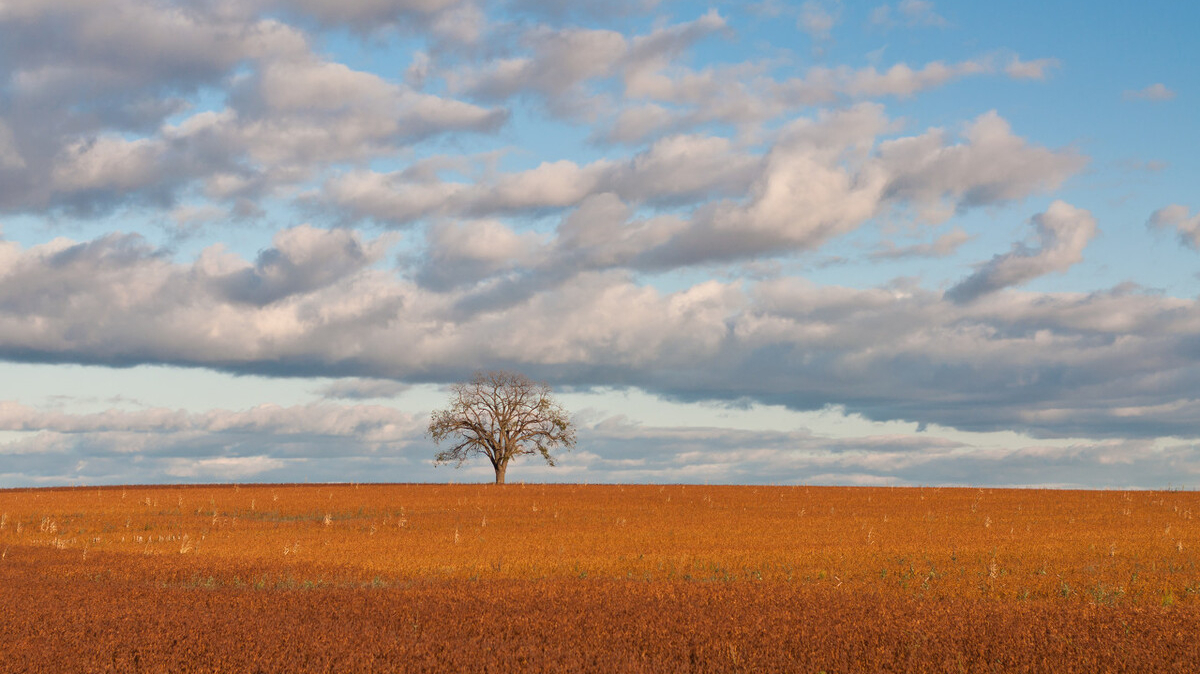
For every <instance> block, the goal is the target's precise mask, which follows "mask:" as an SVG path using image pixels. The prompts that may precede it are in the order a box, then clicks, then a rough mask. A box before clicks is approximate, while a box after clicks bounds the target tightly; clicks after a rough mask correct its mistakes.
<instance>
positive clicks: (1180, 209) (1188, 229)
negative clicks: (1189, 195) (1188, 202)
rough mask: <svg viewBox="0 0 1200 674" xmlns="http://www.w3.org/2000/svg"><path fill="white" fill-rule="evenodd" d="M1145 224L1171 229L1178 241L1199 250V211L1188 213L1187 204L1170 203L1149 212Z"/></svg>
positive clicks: (1153, 227)
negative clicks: (1176, 235) (1177, 236)
mask: <svg viewBox="0 0 1200 674" xmlns="http://www.w3.org/2000/svg"><path fill="white" fill-rule="evenodd" d="M1146 226H1147V227H1150V228H1152V229H1173V230H1175V233H1176V234H1178V235H1179V242H1180V243H1181V244H1183V245H1185V246H1188V247H1189V248H1193V249H1195V250H1200V213H1197V214H1196V215H1189V211H1188V208H1187V206H1183V205H1181V204H1171V205H1169V206H1164V207H1162V208H1160V209H1158V210H1156V211H1154V212H1153V213H1151V214H1150V219H1149V220H1148V221H1147V222H1146Z"/></svg>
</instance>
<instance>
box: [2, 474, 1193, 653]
mask: <svg viewBox="0 0 1200 674" xmlns="http://www.w3.org/2000/svg"><path fill="white" fill-rule="evenodd" d="M1196 515H1200V495H1198V494H1196V493H1193V492H1178V491H1171V492H1145V491H1132V492H1120V491H1056V490H1007V489H983V490H980V489H947V488H941V489H938V488H841V487H806V486H796V487H791V486H788V487H750V486H700V485H669V486H661V485H624V486H619V485H522V484H510V485H506V486H495V485H254V486H203V487H182V486H162V487H109V488H70V489H31V490H6V491H0V550H2V555H3V558H2V559H0V587H2V588H3V589H0V606H2V607H3V608H4V609H5V615H7V616H8V618H7V620H6V621H5V623H4V624H3V625H0V661H2V662H5V663H9V664H8V665H5V667H7V668H8V669H7V671H63V670H61V669H58V670H56V669H55V666H56V665H55V663H58V665H57V666H60V667H61V665H62V663H63V662H64V661H62V660H59V659H57V658H60V657H62V656H63V654H64V652H66V653H69V654H70V655H69V658H72V659H71V660H68V661H66V662H69V663H73V664H74V665H77V666H72V667H68V669H70V670H78V671H128V670H130V669H131V668H135V669H140V670H144V671H245V670H247V669H249V670H253V669H255V668H258V669H261V670H263V671H437V670H443V671H447V670H455V669H462V668H466V669H473V670H487V669H492V670H494V671H511V670H512V669H514V668H515V669H521V670H529V671H563V670H578V671H597V670H604V671H761V670H762V669H764V668H769V669H776V670H786V671H821V670H824V671H1047V668H1049V669H1054V670H1057V671H1137V670H1140V669H1144V668H1147V667H1148V668H1151V669H1156V670H1162V669H1167V670H1171V669H1178V670H1179V671H1187V670H1188V669H1189V668H1190V667H1191V663H1193V662H1200V648H1198V647H1197V646H1196V645H1195V643H1194V642H1195V640H1194V639H1193V638H1192V637H1191V635H1192V634H1193V633H1194V631H1195V630H1196V629H1197V628H1200V601H1198V598H1197V595H1200V570H1198V569H1197V566H1196V562H1197V553H1196V548H1195V544H1196V543H1197V542H1198V537H1197V533H1198V532H1200V529H1198V526H1197V522H1196V519H1195V516H1196ZM63 639H82V640H84V641H80V642H78V643H76V644H75V645H74V646H72V647H71V648H67V649H66V650H65V651H64V650H63V648H62V645H63V644H62V642H61V640H63ZM193 642H194V643H193ZM85 643H95V644H97V646H96V650H95V652H92V651H89V650H88V649H87V648H86V647H84V646H81V645H80V644H85ZM181 644H182V645H181ZM184 646H186V648H185V647H184ZM14 663H19V666H12V665H14Z"/></svg>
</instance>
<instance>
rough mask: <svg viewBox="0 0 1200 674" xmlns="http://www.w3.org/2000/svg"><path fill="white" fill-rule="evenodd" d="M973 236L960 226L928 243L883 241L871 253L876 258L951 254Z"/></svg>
mask: <svg viewBox="0 0 1200 674" xmlns="http://www.w3.org/2000/svg"><path fill="white" fill-rule="evenodd" d="M972 238H973V237H972V236H971V235H970V234H967V232H966V230H964V229H962V228H961V227H955V228H954V229H952V230H950V231H949V232H946V233H945V234H943V235H941V236H939V237H938V238H937V239H935V240H933V241H931V242H929V243H917V244H913V245H910V246H897V245H896V244H895V243H894V242H892V241H884V242H883V244H881V245H880V247H879V248H878V249H877V250H875V251H873V252H872V253H871V258H872V259H876V260H896V259H902V258H910V257H946V256H949V255H953V254H954V253H955V252H956V251H957V250H958V249H959V247H960V246H962V245H963V244H964V243H966V242H968V241H970V240H971V239H972Z"/></svg>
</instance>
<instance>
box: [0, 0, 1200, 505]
mask: <svg viewBox="0 0 1200 674" xmlns="http://www.w3.org/2000/svg"><path fill="white" fill-rule="evenodd" d="M1196 25H1200V9H1197V8H1195V7H1192V6H1190V5H1187V4H1179V3H1165V2H1163V3H1149V4H1146V3H1143V4H1141V5H1136V6H1135V5H1129V4H1124V3H1057V4H1055V5H1054V6H1052V7H1046V6H1044V5H1043V4H1042V3H973V2H957V3H956V2H945V1H943V2H929V1H924V0H899V1H897V2H887V3H883V2H873V3H848V2H834V1H832V0H829V1H819V0H813V1H809V2H802V3H793V2H782V1H772V0H767V1H764V2H760V3H728V2H717V3H711V4H704V3H694V2H655V1H654V0H626V1H624V2H615V3H614V2H597V1H595V0H588V1H583V2H573V3H564V2H555V1H553V0H513V1H512V2H497V3H490V2H482V1H480V0H350V1H347V0H341V1H339V2H333V1H332V0H254V1H252V2H224V1H221V0H212V1H207V0H205V1H199V0H198V1H195V2H191V1H179V2H147V1H145V0H109V1H106V2H90V1H88V2H84V1H81V0H18V1H16V2H8V3H5V4H4V6H3V7H0V69H2V70H0V76H2V77H3V81H2V84H0V486H29V485H57V484H115V483H156V482H213V481H216V482H223V481H230V480H242V481H271V482H277V481H367V480H372V481H400V482H405V481H448V480H460V481H464V480H465V481H472V480H487V479H489V477H490V470H491V469H490V467H488V466H487V465H486V463H484V462H481V463H480V464H479V465H469V466H467V467H464V468H463V469H461V470H458V471H455V470H454V469H452V468H450V467H445V466H443V467H438V468H435V467H434V466H433V465H432V456H433V454H434V451H435V450H434V447H433V446H432V444H431V442H430V441H429V440H428V439H427V438H425V437H424V435H423V431H424V427H425V425H426V424H427V422H428V418H429V413H430V411H431V410H432V409H435V408H437V407H439V406H440V405H441V404H443V403H444V402H445V400H446V395H447V394H446V391H445V386H446V385H447V384H449V383H452V382H454V381H457V380H461V379H463V378H466V377H468V376H470V374H471V372H472V371H473V370H475V369H486V368H508V369H515V370H519V371H521V372H524V373H526V374H528V375H530V376H532V377H535V378H538V379H543V380H545V381H547V382H549V383H550V384H551V385H552V386H554V387H555V389H556V390H557V391H558V392H559V395H560V397H561V399H562V401H563V402H564V404H565V405H566V407H567V408H568V409H569V410H571V411H572V412H574V413H575V415H576V422H577V424H578V425H579V429H580V431H579V446H578V448H577V449H576V450H575V451H574V452H572V453H571V454H569V455H566V456H564V457H563V459H562V461H561V464H560V466H559V467H557V468H553V469H552V468H549V467H546V466H539V465H536V464H534V463H532V462H525V463H519V464H517V465H516V466H514V468H513V471H512V472H511V473H510V477H511V478H512V479H518V480H519V479H529V480H560V481H579V482H681V481H682V482H725V483H809V484H893V485H905V484H923V485H933V484H965V485H1047V486H1079V487H1165V486H1185V487H1192V486H1197V485H1198V484H1200V440H1198V438H1200V401H1198V399H1197V394H1196V391H1200V363H1198V356H1200V348H1198V347H1200V306H1198V305H1197V299H1196V298H1197V293H1198V292H1200V274H1198V273H1197V272H1198V268H1197V261H1198V258H1197V255H1198V254H1200V250H1198V249H1200V198H1198V197H1197V196H1196V193H1195V192H1196V191H1195V185H1196V184H1200V181H1198V177H1200V158H1198V157H1197V153H1196V148H1198V147H1200V130H1198V129H1197V126H1196V125H1195V124H1194V110H1195V109H1196V105H1197V99H1196V96H1197V92H1198V91H1200V74H1198V73H1197V71H1196V69H1195V68H1194V64H1195V63H1196V62H1197V60H1198V58H1197V57H1200V54H1198V53H1197V47H1196V46H1195V42H1194V35H1193V34H1192V33H1193V32H1194V31H1192V28H1193V27H1194V26H1196Z"/></svg>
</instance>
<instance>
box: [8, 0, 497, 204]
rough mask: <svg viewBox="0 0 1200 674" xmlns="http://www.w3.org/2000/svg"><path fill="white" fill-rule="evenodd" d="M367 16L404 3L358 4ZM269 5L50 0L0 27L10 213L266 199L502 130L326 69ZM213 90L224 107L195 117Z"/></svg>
mask: <svg viewBox="0 0 1200 674" xmlns="http://www.w3.org/2000/svg"><path fill="white" fill-rule="evenodd" d="M308 4H310V5H313V6H314V7H316V6H318V5H320V6H321V7H324V6H325V3H319V2H312V3H308ZM367 4H370V5H371V7H373V8H375V9H379V10H380V11H384V10H386V11H392V10H394V9H396V8H397V7H398V5H399V3H360V4H356V5H354V7H357V8H358V9H367V7H366V5H367ZM60 5H61V6H60ZM383 5H387V7H383ZM347 7H349V6H347ZM261 9H262V8H261V7H258V6H257V5H255V4H253V3H246V4H244V5H240V6H238V7H236V8H234V7H233V6H231V5H223V4H220V3H215V4H214V3H200V4H195V5H189V6H188V7H187V8H185V7H182V6H179V5H177V4H171V3H146V2H140V1H137V0H118V2H116V3H108V4H106V5H105V6H104V7H99V6H93V5H87V4H86V3H85V4H83V5H77V3H75V4H72V3H67V2H65V0H63V1H62V2H60V1H59V0H52V1H51V2H46V3H25V4H22V5H21V6H20V7H19V8H13V10H12V11H10V12H8V13H6V14H5V15H3V16H0V44H3V45H4V48H3V55H2V57H3V62H4V63H5V65H6V67H7V75H8V81H7V85H6V89H5V90H6V92H7V94H6V98H7V99H8V101H9V102H8V103H7V104H6V108H5V109H6V111H7V112H6V117H5V118H4V119H0V172H4V180H3V181H0V210H5V211H10V212H12V211H26V212H43V211H47V210H49V211H65V212H67V213H68V214H70V215H72V216H94V215H103V214H107V213H110V212H112V211H113V209H115V208H118V207H120V206H122V205H126V204H131V205H138V206H149V207H150V208H152V209H153V208H171V207H173V206H175V204H176V201H177V200H179V199H180V198H181V196H183V195H184V193H185V192H187V191H189V190H191V189H194V188H195V187H196V186H202V187H203V188H204V192H205V196H207V197H209V198H211V199H218V200H223V199H231V200H236V199H240V198H243V197H246V196H251V197H260V196H262V195H263V194H264V193H270V192H271V191H272V190H274V189H276V188H278V187H280V186H290V185H294V184H296V183H300V182H304V181H306V180H308V179H310V178H311V177H312V175H313V174H314V173H318V172H320V171H321V170H323V169H324V168H325V166H326V165H328V163H330V162H334V163H336V162H342V161H358V160H363V159H367V158H371V157H376V156H380V155H382V154H390V153H393V152H395V151H397V150H398V149H399V148H402V147H404V146H406V145H409V144H412V143H417V142H420V141H422V140H425V139H428V138H431V137H434V136H437V135H439V134H442V133H445V132H448V131H456V132H461V131H476V132H485V133H486V132H491V131H494V130H496V129H497V128H498V127H499V126H500V125H502V124H503V123H504V121H505V120H506V119H507V117H506V115H507V113H506V111H504V110H497V109H487V108H481V107H479V106H476V105H473V104H470V103H466V102H462V101H456V100H453V99H449V98H445V97H440V96H435V95H431V94H425V93H421V92H418V91H415V90H413V89H411V88H409V87H407V86H405V85H402V84H397V83H393V82H390V81H387V80H384V79H383V78H380V77H379V76H377V75H374V74H371V73H367V72H362V71H356V70H353V69H351V68H349V67H347V66H346V65H344V64H342V63H337V62H332V61H329V60H326V59H324V58H321V57H319V56H317V55H315V54H314V53H313V52H312V51H311V49H310V43H309V37H308V35H307V34H306V33H304V32H303V31H302V30H301V29H299V28H297V27H294V26H290V25H287V24H285V23H282V22H281V21H280V20H278V19H275V18H265V17H262V16H259V15H257V14H256V12H258V11H259V10H261ZM67 43H69V44H70V45H71V48H70V49H63V48H61V45H62V44H67ZM146 54H154V55H155V57H154V58H153V59H147V58H145V55H146ZM211 90H218V91H220V92H221V93H222V94H224V96H222V98H224V100H225V106H224V107H223V108H222V107H216V108H213V107H208V108H200V109H192V105H193V100H194V99H195V97H196V95H197V94H198V93H199V92H200V91H211ZM218 100H219V99H218ZM168 120H170V123H168Z"/></svg>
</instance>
